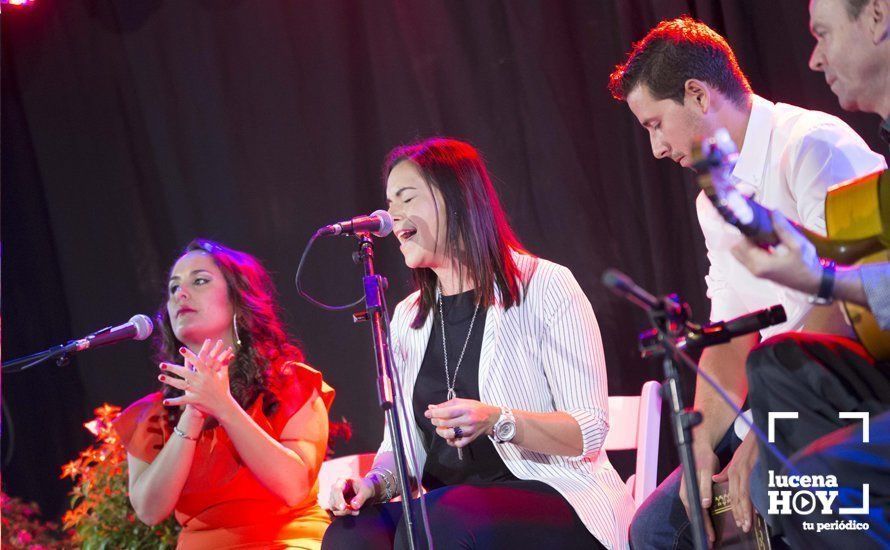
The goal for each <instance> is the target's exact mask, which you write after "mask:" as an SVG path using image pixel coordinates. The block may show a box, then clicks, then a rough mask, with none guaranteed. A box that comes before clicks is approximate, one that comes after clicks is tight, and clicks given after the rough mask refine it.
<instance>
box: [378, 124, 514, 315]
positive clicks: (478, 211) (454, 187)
mask: <svg viewBox="0 0 890 550" xmlns="http://www.w3.org/2000/svg"><path fill="white" fill-rule="evenodd" d="M401 162H412V163H414V165H415V166H417V169H418V170H419V171H420V173H421V175H422V176H423V179H424V180H425V181H426V183H427V185H428V186H430V188H432V187H435V188H436V189H438V190H439V192H440V193H441V194H442V199H443V201H444V203H445V209H446V211H447V212H448V216H447V218H446V229H445V250H444V252H445V254H446V255H448V256H450V257H452V258H455V259H456V260H458V263H459V265H460V266H461V268H466V270H467V271H466V274H467V276H468V277H469V279H471V280H472V281H473V282H474V283H475V297H476V301H477V303H478V304H479V306H480V307H483V308H485V307H488V306H490V305H492V304H494V303H495V301H496V300H495V297H496V295H497V294H498V293H499V294H500V298H501V302H500V303H501V305H502V306H503V307H504V309H509V308H510V307H511V306H514V305H519V303H520V301H521V300H522V292H523V289H524V286H525V283H526V282H527V277H528V274H523V273H520V271H519V268H518V267H517V265H516V262H515V261H514V260H513V252H520V253H526V252H525V250H524V249H523V247H522V244H521V243H520V242H519V238H518V237H517V236H516V233H514V232H513V229H512V228H511V227H510V224H509V223H508V221H507V214H506V212H504V209H503V208H502V207H501V202H500V200H499V199H498V195H497V192H496V191H495V189H494V185H492V183H491V179H490V178H489V177H488V171H487V170H486V169H485V163H484V162H483V160H482V156H481V155H480V154H479V151H477V150H476V148H475V147H473V146H472V145H470V144H469V143H465V142H463V141H458V140H456V139H449V138H430V139H426V140H423V141H420V142H417V143H412V144H410V145H403V146H401V147H396V148H395V149H393V150H392V151H391V152H390V153H389V155H388V156H387V158H386V162H385V163H384V165H383V181H384V182H386V180H387V178H389V174H390V172H392V170H393V168H395V167H396V165H398V164H399V163H401ZM411 271H412V275H413V277H414V284H415V286H416V287H417V288H418V289H419V290H420V297H419V299H418V306H419V307H418V310H417V315H415V317H414V319H413V321H412V323H411V327H412V328H420V327H422V326H423V323H424V321H425V320H426V317H427V315H429V312H430V310H431V309H432V307H433V306H434V305H435V303H436V285H437V284H438V279H437V278H436V274H435V273H434V272H433V270H431V269H429V268H419V269H412V270H411Z"/></svg>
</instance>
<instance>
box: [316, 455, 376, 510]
mask: <svg viewBox="0 0 890 550" xmlns="http://www.w3.org/2000/svg"><path fill="white" fill-rule="evenodd" d="M374 456H375V453H364V454H360V455H347V456H341V457H339V458H332V459H330V460H325V461H324V462H322V463H321V469H319V470H318V504H319V505H320V506H321V507H322V508H324V509H325V510H327V509H328V508H329V506H328V503H329V502H330V500H329V499H330V495H331V485H333V484H334V482H335V481H337V479H338V478H341V477H362V476H363V475H365V474H366V473H368V470H370V469H371V466H372V465H373V463H374Z"/></svg>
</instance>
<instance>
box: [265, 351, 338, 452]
mask: <svg viewBox="0 0 890 550" xmlns="http://www.w3.org/2000/svg"><path fill="white" fill-rule="evenodd" d="M270 386H271V387H270V389H271V390H272V393H274V394H275V397H276V399H277V400H278V409H277V410H276V411H275V413H274V414H272V415H271V417H270V418H269V422H270V423H271V425H272V429H273V431H274V433H273V435H275V436H276V437H277V436H280V435H281V431H282V430H283V429H284V426H285V424H287V421H288V420H290V418H291V417H292V416H293V415H294V414H296V412H297V411H299V410H300V409H301V408H302V407H303V405H305V404H306V402H307V401H309V398H310V397H312V394H313V393H318V396H319V397H321V400H322V401H323V402H324V405H325V408H326V409H327V410H328V411H330V410H331V403H333V402H334V388H332V387H330V386H329V385H328V384H327V383H326V382H325V381H324V379H323V378H322V375H321V373H320V372H318V371H317V370H315V369H313V368H312V367H310V366H309V365H306V364H305V363H299V362H297V361H286V362H284V364H283V365H281V367H280V368H279V369H278V372H277V374H276V376H275V377H274V380H273V382H272V384H271V385H270Z"/></svg>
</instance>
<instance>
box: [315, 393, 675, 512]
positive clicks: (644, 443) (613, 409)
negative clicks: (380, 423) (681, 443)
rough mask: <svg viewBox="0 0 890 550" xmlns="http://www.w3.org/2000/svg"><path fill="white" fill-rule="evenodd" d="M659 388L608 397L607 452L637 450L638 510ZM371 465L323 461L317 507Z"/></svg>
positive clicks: (359, 460)
mask: <svg viewBox="0 0 890 550" xmlns="http://www.w3.org/2000/svg"><path fill="white" fill-rule="evenodd" d="M660 390H661V384H659V383H658V382H655V381H654V380H650V381H649V382H646V383H645V384H643V390H642V392H640V395H633V396H614V397H609V434H608V435H607V436H606V441H605V449H606V451H626V450H634V449H635V450H636V451H637V461H636V469H635V472H634V474H633V475H632V476H630V477H629V478H628V480H627V486H628V488H629V489H630V492H631V495H633V499H634V504H635V505H636V506H637V507H639V506H640V504H642V503H643V501H644V500H646V497H648V496H649V494H650V493H652V491H653V490H655V485H656V481H657V477H658V436H659V430H660V428H661V425H660V424H661V391H660ZM373 462H374V453H365V454H358V455H348V456H342V457H340V458H334V459H331V460H326V461H325V462H324V463H322V465H321V469H320V470H319V472H318V503H319V504H320V505H321V507H322V508H324V509H327V508H328V502H329V501H328V498H329V496H330V492H331V485H332V484H333V483H334V482H335V481H336V480H337V478H340V477H361V476H363V475H365V474H366V473H368V470H370V469H371V465H372V463H373Z"/></svg>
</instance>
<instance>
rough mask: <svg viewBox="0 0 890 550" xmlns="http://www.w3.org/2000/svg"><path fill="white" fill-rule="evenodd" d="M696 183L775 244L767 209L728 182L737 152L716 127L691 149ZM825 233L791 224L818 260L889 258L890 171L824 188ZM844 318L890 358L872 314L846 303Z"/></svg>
mask: <svg viewBox="0 0 890 550" xmlns="http://www.w3.org/2000/svg"><path fill="white" fill-rule="evenodd" d="M692 158H693V162H694V167H695V169H696V171H697V173H698V175H697V176H696V181H697V183H698V185H699V187H701V189H702V190H703V191H704V192H705V195H706V196H707V197H708V199H710V201H711V203H712V204H713V205H714V207H715V208H716V209H717V212H719V213H720V215H721V216H722V217H723V219H724V220H726V222H728V223H730V224H732V225H734V226H735V227H737V228H738V229H739V231H741V233H742V234H743V235H744V236H745V237H747V238H748V239H750V240H751V241H752V242H754V243H756V244H757V245H759V246H761V247H763V248H770V247H773V246H776V245H777V244H779V242H780V241H779V237H778V236H777V235H776V233H775V231H774V230H773V223H772V218H771V217H770V211H769V210H768V209H767V208H765V207H763V206H762V205H760V204H758V203H757V202H755V201H754V200H753V199H751V198H749V197H746V196H745V195H743V194H742V193H740V192H739V191H738V189H736V188H735V185H733V183H732V178H731V177H730V175H731V174H732V170H733V168H734V167H735V163H736V160H737V159H738V152H737V150H736V146H735V143H733V141H732V138H730V137H729V132H727V131H726V130H725V129H720V130H718V131H717V132H716V133H715V134H714V136H713V137H711V138H707V139H705V140H704V141H703V142H702V145H701V148H698V147H696V148H695V150H694V151H693V153H692ZM825 226H826V229H827V232H828V236H827V237H826V236H823V235H820V234H818V233H815V232H813V231H810V230H808V229H806V228H805V227H800V226H798V225H795V227H796V228H797V230H798V231H800V232H801V233H802V234H803V235H804V237H806V238H807V240H809V241H810V242H811V243H813V246H814V247H815V248H816V253H817V254H818V255H819V257H820V258H828V259H830V260H834V261H835V262H837V263H838V264H841V265H857V264H863V263H873V262H887V261H890V170H884V171H882V172H875V173H873V174H869V175H867V176H863V177H860V178H856V179H853V180H850V181H847V182H844V183H841V184H838V185H835V186H834V187H832V188H831V189H829V190H828V194H827V196H826V199H825ZM844 309H845V311H846V312H847V317H848V318H849V320H850V322H851V323H852V325H853V329H854V330H855V331H856V335H857V336H858V337H859V341H860V342H861V343H862V346H863V347H864V348H865V349H866V351H868V352H869V354H871V356H872V357H874V358H875V359H877V360H886V359H890V331H885V330H881V329H880V327H879V326H878V323H877V321H876V320H875V318H874V316H873V315H872V314H871V312H870V311H869V310H868V309H867V308H865V307H862V306H859V305H857V304H853V303H850V302H844Z"/></svg>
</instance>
